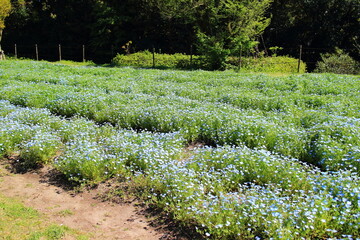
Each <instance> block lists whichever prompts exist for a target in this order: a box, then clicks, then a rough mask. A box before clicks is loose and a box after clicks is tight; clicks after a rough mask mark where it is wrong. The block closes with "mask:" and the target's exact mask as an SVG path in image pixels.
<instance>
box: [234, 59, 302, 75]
mask: <svg viewBox="0 0 360 240" xmlns="http://www.w3.org/2000/svg"><path fill="white" fill-rule="evenodd" d="M229 63H230V64H231V65H234V66H238V65H239V58H234V57H233V58H230V59H229ZM241 71H245V72H267V73H271V72H273V73H275V72H277V73H278V72H281V73H297V72H298V59H295V58H291V57H286V56H276V57H260V58H252V57H246V58H242V59H241ZM299 72H300V73H305V72H306V64H305V63H304V62H303V61H301V63H300V71H299Z"/></svg>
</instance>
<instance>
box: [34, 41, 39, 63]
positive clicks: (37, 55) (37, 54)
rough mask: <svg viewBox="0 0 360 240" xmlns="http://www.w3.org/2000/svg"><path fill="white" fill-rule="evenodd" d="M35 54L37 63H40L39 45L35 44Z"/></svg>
mask: <svg viewBox="0 0 360 240" xmlns="http://www.w3.org/2000/svg"><path fill="white" fill-rule="evenodd" d="M35 54H36V61H39V49H38V45H37V44H35Z"/></svg>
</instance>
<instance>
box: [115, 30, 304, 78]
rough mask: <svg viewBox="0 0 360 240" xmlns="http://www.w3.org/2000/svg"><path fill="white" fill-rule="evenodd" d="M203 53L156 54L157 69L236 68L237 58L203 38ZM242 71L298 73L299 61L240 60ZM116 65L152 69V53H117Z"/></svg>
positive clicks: (289, 58) (302, 67)
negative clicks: (195, 54)
mask: <svg viewBox="0 0 360 240" xmlns="http://www.w3.org/2000/svg"><path fill="white" fill-rule="evenodd" d="M203 37H204V39H203V40H202V41H204V42H206V44H205V43H204V44H202V46H203V48H202V50H201V51H202V52H203V53H206V54H205V55H204V56H193V57H192V62H191V61H190V56H189V55H185V54H180V53H177V54H158V53H157V54H155V67H156V68H172V69H191V68H192V69H206V70H209V69H210V70H211V69H220V70H225V69H238V67H239V58H236V57H231V56H230V57H229V56H228V54H229V50H227V49H224V48H222V47H221V46H220V45H219V44H218V43H214V42H212V41H211V39H209V38H208V37H207V36H203ZM241 61H242V62H241V70H242V71H245V72H264V73H297V72H298V60H297V59H295V58H291V57H283V56H282V57H280V56H278V57H260V58H253V57H242V59H241ZM112 64H113V65H115V66H132V67H140V68H151V67H153V58H152V53H151V52H149V51H145V52H138V53H133V54H129V55H121V54H118V55H117V56H116V57H115V58H114V59H113V60H112ZM305 72H306V64H305V63H304V62H302V61H301V64H300V73H305Z"/></svg>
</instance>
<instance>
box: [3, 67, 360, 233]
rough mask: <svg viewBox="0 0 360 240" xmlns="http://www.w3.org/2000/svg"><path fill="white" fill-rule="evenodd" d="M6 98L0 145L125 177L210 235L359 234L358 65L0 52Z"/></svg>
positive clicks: (71, 170) (89, 177)
mask: <svg viewBox="0 0 360 240" xmlns="http://www.w3.org/2000/svg"><path fill="white" fill-rule="evenodd" d="M0 99H1V100H0V125H1V128H0V154H1V155H3V156H9V155H12V154H15V153H18V154H19V156H20V158H21V160H22V161H24V163H25V164H27V165H29V166H31V165H37V164H53V165H54V166H55V167H56V168H57V169H58V170H59V171H61V172H63V173H64V174H65V175H66V176H67V177H68V178H69V179H71V180H73V181H77V182H95V183H96V182H100V181H103V180H106V179H109V178H112V177H119V178H120V179H123V181H127V182H132V184H135V185H136V186H137V187H138V188H139V189H141V192H142V194H141V197H142V198H143V200H145V201H147V202H148V203H149V204H154V205H155V206H157V207H159V208H162V209H164V211H166V212H168V213H169V214H170V215H171V216H172V217H173V218H174V219H176V220H178V221H179V222H180V223H181V224H184V225H186V226H188V227H191V228H195V229H196V230H197V231H198V232H199V233H200V234H202V235H203V236H204V237H205V238H210V239H271V238H272V239H324V238H332V239H356V238H359V237H360V234H359V232H360V181H359V180H360V78H359V76H349V75H333V74H328V75H326V74H321V75H320V74H317V75H316V74H305V75H291V76H287V77H277V78H276V77H269V76H266V75H261V74H257V75H253V74H239V73H235V72H206V71H170V70H165V71H164V70H150V69H133V68H100V67H69V66H64V65H54V64H50V63H45V62H31V61H3V62H0ZM195 143H201V144H195ZM189 145H191V146H192V145H195V146H200V147H195V148H194V149H192V148H190V147H187V146H189Z"/></svg>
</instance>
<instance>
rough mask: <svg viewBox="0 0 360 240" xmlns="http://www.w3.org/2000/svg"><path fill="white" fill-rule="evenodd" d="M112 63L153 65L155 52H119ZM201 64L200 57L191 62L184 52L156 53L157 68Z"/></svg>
mask: <svg viewBox="0 0 360 240" xmlns="http://www.w3.org/2000/svg"><path fill="white" fill-rule="evenodd" d="M112 64H114V65H116V66H132V67H141V68H151V67H153V66H154V65H153V54H152V53H151V52H150V51H144V52H137V53H133V54H128V55H122V54H117V55H116V57H114V58H113V60H112ZM197 66H199V57H198V56H193V62H192V64H191V63H190V56H189V55H185V54H182V53H176V54H159V53H155V67H156V68H180V69H189V68H192V67H194V68H196V67H197Z"/></svg>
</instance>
